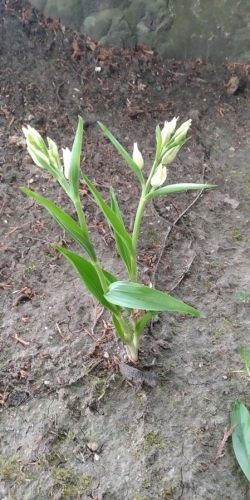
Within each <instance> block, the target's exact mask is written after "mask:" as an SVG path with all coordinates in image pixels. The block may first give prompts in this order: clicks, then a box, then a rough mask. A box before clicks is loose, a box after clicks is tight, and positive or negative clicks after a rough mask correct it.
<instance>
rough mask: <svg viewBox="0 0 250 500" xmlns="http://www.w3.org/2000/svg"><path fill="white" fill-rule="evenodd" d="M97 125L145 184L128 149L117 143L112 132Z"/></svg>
mask: <svg viewBox="0 0 250 500" xmlns="http://www.w3.org/2000/svg"><path fill="white" fill-rule="evenodd" d="M97 123H98V125H99V127H101V129H102V131H103V132H104V134H105V135H106V136H107V137H108V138H109V140H110V142H112V144H113V145H114V146H115V148H116V149H117V151H119V153H120V154H121V155H122V157H123V158H124V160H125V161H126V162H127V164H128V166H129V167H130V168H131V170H133V172H134V173H135V175H136V177H137V178H138V179H139V181H140V183H141V184H145V180H144V177H143V175H142V173H141V171H140V169H139V168H138V166H137V165H136V163H135V162H134V160H133V158H132V157H131V156H130V154H129V153H128V152H127V151H126V149H124V147H123V146H122V145H121V144H120V143H119V142H118V141H117V139H116V138H115V137H114V136H113V134H111V132H110V131H109V130H108V129H107V128H106V127H105V126H104V125H103V124H102V123H101V122H97Z"/></svg>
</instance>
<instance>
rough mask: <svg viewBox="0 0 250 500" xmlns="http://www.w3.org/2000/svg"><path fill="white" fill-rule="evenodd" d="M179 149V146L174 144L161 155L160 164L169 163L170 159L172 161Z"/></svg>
mask: <svg viewBox="0 0 250 500" xmlns="http://www.w3.org/2000/svg"><path fill="white" fill-rule="evenodd" d="M179 149H180V146H175V147H173V148H171V149H169V150H168V151H167V152H166V153H165V155H164V156H163V158H162V160H161V163H162V165H168V164H169V163H171V161H173V160H174V159H175V157H176V155H177V153H178V151H179Z"/></svg>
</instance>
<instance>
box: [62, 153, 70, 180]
mask: <svg viewBox="0 0 250 500" xmlns="http://www.w3.org/2000/svg"><path fill="white" fill-rule="evenodd" d="M62 152H63V165H64V176H65V178H66V179H68V178H69V168H70V161H71V151H70V149H69V148H62Z"/></svg>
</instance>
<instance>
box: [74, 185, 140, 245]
mask: <svg viewBox="0 0 250 500" xmlns="http://www.w3.org/2000/svg"><path fill="white" fill-rule="evenodd" d="M83 179H84V182H85V183H86V184H87V186H88V188H89V190H90V191H91V193H92V195H93V197H94V199H95V201H96V203H97V205H98V206H99V208H100V209H101V210H102V212H103V214H104V215H105V217H106V219H107V221H108V223H109V225H110V226H111V227H112V228H113V230H114V232H116V233H118V235H119V236H120V238H122V240H123V241H124V243H125V244H126V245H127V247H128V249H129V250H130V251H132V238H131V236H130V235H129V233H128V232H127V231H126V229H125V227H124V224H123V222H121V220H120V218H119V216H117V215H116V213H115V212H114V211H113V210H112V208H110V207H109V205H108V204H107V203H106V202H105V201H104V199H103V198H102V197H101V195H100V194H99V193H98V191H97V189H96V188H95V186H94V185H93V184H92V182H90V180H89V179H88V177H86V175H83Z"/></svg>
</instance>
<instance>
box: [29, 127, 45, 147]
mask: <svg viewBox="0 0 250 500" xmlns="http://www.w3.org/2000/svg"><path fill="white" fill-rule="evenodd" d="M23 133H24V135H25V137H26V140H27V145H28V144H32V145H33V146H35V147H36V148H37V149H40V150H41V151H43V152H44V151H45V150H46V146H45V142H44V140H43V138H42V136H41V135H40V134H39V132H37V130H36V129H34V128H32V127H30V126H29V125H28V128H25V127H23Z"/></svg>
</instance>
